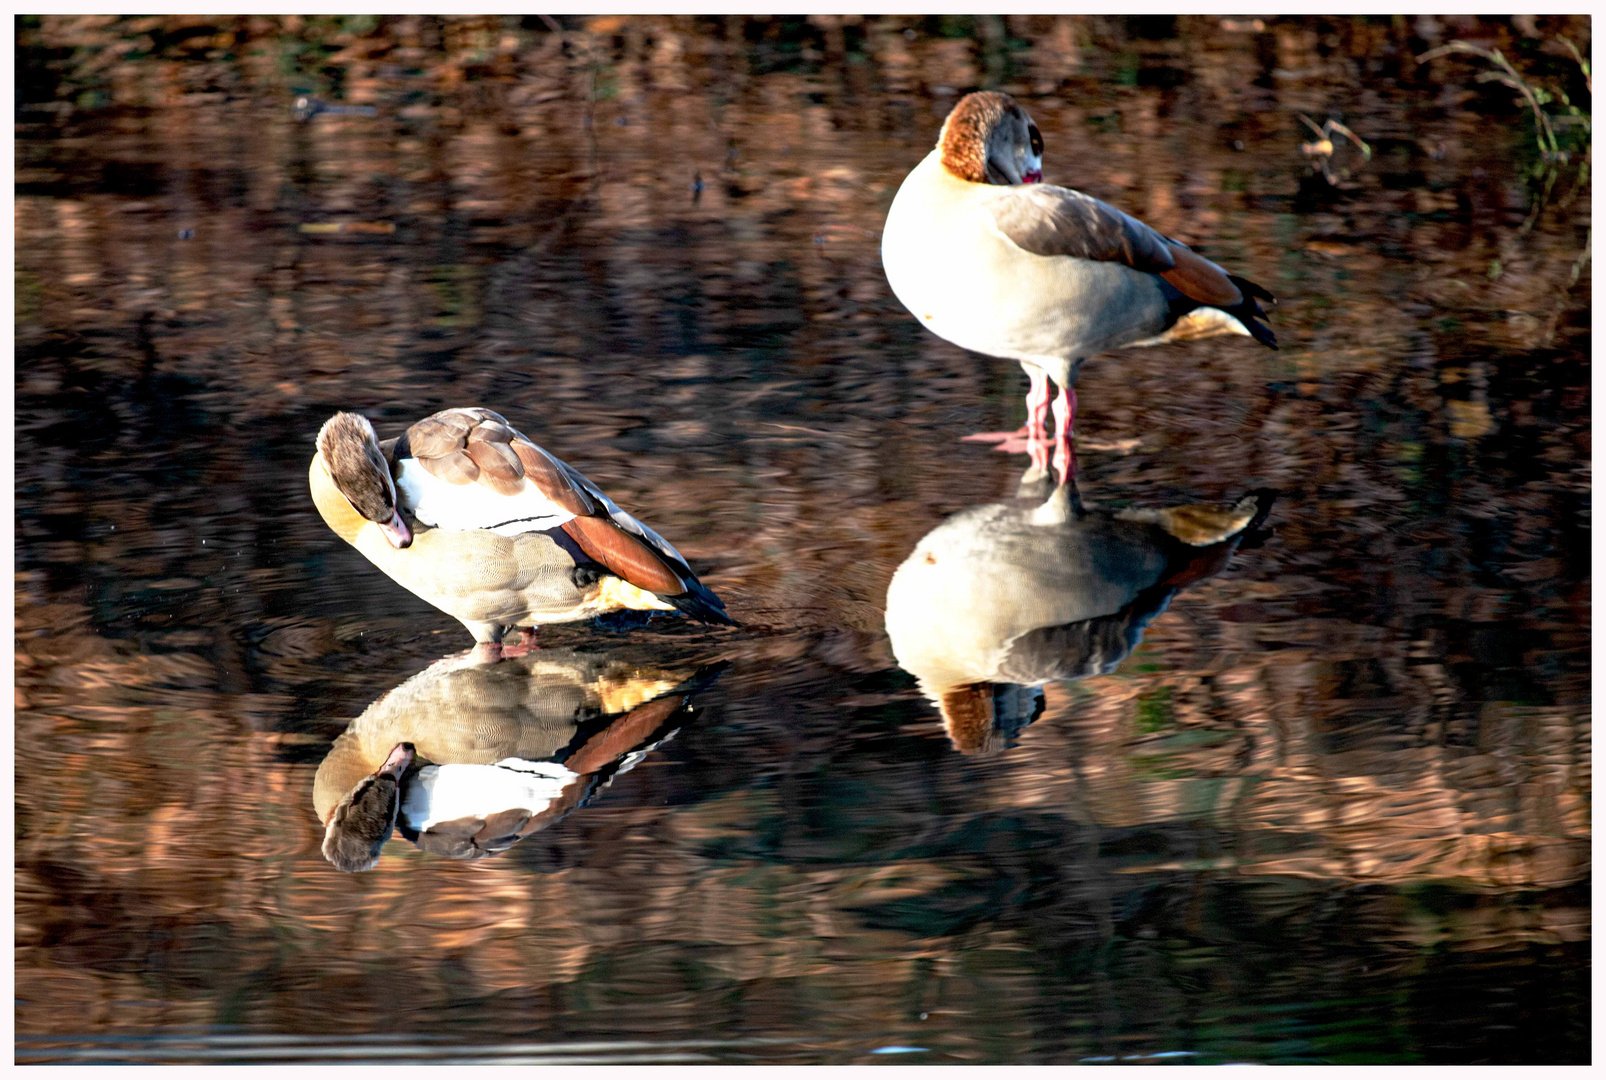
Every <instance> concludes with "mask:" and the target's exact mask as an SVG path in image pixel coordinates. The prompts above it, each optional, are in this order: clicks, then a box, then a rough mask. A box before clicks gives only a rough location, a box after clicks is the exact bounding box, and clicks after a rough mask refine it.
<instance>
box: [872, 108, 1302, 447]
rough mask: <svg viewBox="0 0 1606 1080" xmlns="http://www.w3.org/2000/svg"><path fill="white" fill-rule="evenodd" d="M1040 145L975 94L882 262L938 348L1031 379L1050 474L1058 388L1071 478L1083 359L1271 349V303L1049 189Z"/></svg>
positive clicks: (909, 196)
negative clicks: (1198, 343)
mask: <svg viewBox="0 0 1606 1080" xmlns="http://www.w3.org/2000/svg"><path fill="white" fill-rule="evenodd" d="M1042 155H1043V137H1042V135H1040V134H1039V133H1038V130H1037V125H1036V124H1034V123H1032V118H1031V117H1030V116H1028V115H1027V114H1026V110H1024V109H1022V108H1021V107H1020V106H1019V105H1018V104H1016V102H1015V101H1014V99H1013V98H1011V97H1010V96H1009V95H1008V94H1000V93H996V92H993V91H984V92H981V93H975V94H967V95H966V96H965V97H963V98H962V99H960V101H959V104H958V105H956V106H954V110H953V112H951V113H949V114H948V119H947V120H945V121H944V122H943V125H942V133H941V135H940V136H939V137H938V141H937V148H936V149H935V150H933V151H932V152H931V153H930V154H928V155H927V156H926V158H925V160H924V161H922V162H921V163H920V164H919V165H917V166H915V168H914V171H913V172H911V173H910V174H909V175H908V177H906V178H905V179H904V182H903V186H902V187H900V188H899V189H898V194H897V196H896V197H895V198H894V199H893V201H892V208H891V209H890V210H888V211H887V224H886V229H885V231H884V232H883V234H882V237H881V261H882V264H883V266H884V267H885V269H886V274H887V282H888V283H889V284H890V285H891V286H892V291H893V292H894V293H896V294H897V297H898V299H899V300H900V301H901V302H902V303H903V306H904V307H906V308H908V309H909V310H910V311H911V312H913V313H914V315H915V317H916V318H918V319H919V320H920V322H921V324H922V325H924V326H925V327H926V328H927V329H929V330H931V331H932V332H933V333H935V334H936V335H937V336H938V337H941V338H944V339H945V340H948V341H951V342H953V343H954V344H955V345H959V346H961V347H963V348H966V349H974V350H975V351H976V352H979V353H985V354H987V355H988V356H996V357H1001V358H1004V359H1008V360H1016V361H1019V362H1020V365H1021V367H1023V368H1024V369H1025V370H1026V374H1027V376H1028V377H1029V378H1030V379H1031V391H1030V393H1029V394H1028V395H1027V398H1026V407H1027V427H1026V428H1025V429H1023V430H1022V431H1020V432H1015V433H1012V434H1011V435H1009V436H977V437H978V438H984V439H991V438H1004V439H1006V440H1007V442H1008V443H1009V445H1008V446H1006V447H1005V448H1013V443H1014V441H1015V440H1017V439H1018V438H1019V437H1020V436H1023V435H1024V436H1026V437H1027V440H1028V441H1027V449H1029V450H1030V451H1031V454H1032V464H1033V465H1034V466H1035V467H1036V468H1038V469H1040V470H1042V471H1047V466H1048V445H1047V438H1048V434H1047V428H1046V420H1047V414H1048V402H1049V389H1048V380H1049V379H1053V380H1054V382H1056V383H1057V384H1059V388H1060V396H1059V398H1058V399H1057V400H1056V401H1055V403H1054V420H1055V426H1056V428H1057V429H1058V430H1057V431H1056V432H1055V440H1056V446H1055V452H1054V460H1055V464H1056V466H1057V467H1058V468H1059V470H1060V474H1061V477H1062V478H1063V477H1064V476H1066V475H1067V474H1068V472H1069V471H1071V470H1070V462H1071V460H1072V459H1071V445H1070V432H1071V423H1072V420H1073V418H1074V414H1075V411H1076V394H1075V391H1074V390H1072V389H1071V387H1072V386H1073V385H1074V384H1075V382H1076V374H1077V369H1078V368H1079V367H1080V366H1081V364H1082V361H1083V360H1085V359H1087V358H1088V357H1089V356H1092V355H1094V354H1095V353H1100V352H1104V351H1105V350H1107V349H1115V348H1119V347H1121V346H1125V345H1149V344H1157V343H1159V342H1163V341H1177V340H1183V339H1187V338H1196V337H1213V336H1215V335H1217V334H1243V335H1247V336H1252V337H1254V339H1255V340H1256V341H1259V342H1260V343H1261V344H1263V345H1266V346H1268V347H1270V348H1276V347H1277V339H1276V338H1275V337H1274V336H1273V335H1272V332H1271V331H1270V330H1269V329H1267V328H1266V326H1265V325H1264V324H1262V323H1260V322H1257V321H1256V320H1257V319H1258V318H1263V317H1264V316H1265V312H1264V311H1262V310H1261V309H1260V305H1259V304H1258V303H1256V300H1257V298H1258V299H1260V300H1270V299H1271V294H1270V293H1268V292H1267V291H1266V290H1265V289H1263V288H1261V287H1260V286H1259V285H1256V284H1255V283H1254V282H1252V281H1246V280H1245V279H1243V278H1240V277H1234V276H1232V275H1231V274H1228V273H1227V272H1226V271H1225V270H1223V269H1222V268H1221V267H1219V266H1217V265H1216V264H1215V263H1213V262H1211V261H1209V260H1208V259H1205V258H1204V257H1202V256H1200V255H1197V254H1195V253H1194V252H1193V251H1191V250H1189V249H1188V248H1187V247H1186V246H1184V245H1182V244H1179V243H1178V242H1177V241H1175V240H1172V239H1170V238H1168V237H1165V236H1162V235H1160V234H1159V233H1158V232H1156V231H1155V230H1153V229H1151V228H1149V226H1147V225H1145V224H1143V222H1141V221H1138V220H1137V219H1136V218H1133V217H1129V216H1128V215H1126V214H1123V213H1122V212H1121V211H1119V210H1117V209H1115V207H1113V206H1109V205H1106V204H1105V203H1102V202H1100V201H1098V200H1097V199H1094V198H1091V197H1090V196H1087V195H1083V194H1082V193H1081V192H1079V191H1073V190H1071V189H1069V188H1062V187H1055V186H1054V185H1051V184H1044V183H1042V182H1041V181H1042V179H1043V172H1042V169H1043V156H1042Z"/></svg>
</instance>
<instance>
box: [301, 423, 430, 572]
mask: <svg viewBox="0 0 1606 1080" xmlns="http://www.w3.org/2000/svg"><path fill="white" fill-rule="evenodd" d="M318 456H319V457H320V458H321V459H322V460H323V466H324V468H325V469H327V470H328V471H329V478H330V479H331V480H333V481H334V484H335V487H336V488H338V489H339V491H340V494H342V495H344V496H345V497H346V501H347V502H349V503H351V507H352V509H353V510H356V511H357V513H359V514H361V515H362V516H363V517H365V518H367V519H368V520H369V521H372V522H373V523H374V524H376V525H378V526H379V527H380V528H381V529H383V530H384V533H385V539H387V540H389V541H390V542H391V545H392V546H393V547H398V548H404V547H406V546H407V545H408V544H411V543H412V542H413V534H412V532H411V531H410V530H409V529H408V528H407V523H406V522H405V521H403V520H402V517H401V514H400V513H399V512H398V510H397V507H396V484H395V482H394V481H393V480H391V478H390V465H389V464H387V463H386V461H385V455H384V454H383V453H381V452H380V449H379V438H378V436H376V435H375V434H374V427H373V425H372V424H370V423H369V422H368V421H367V419H366V418H364V417H361V416H358V415H357V414H356V413H349V412H342V413H335V415H333V416H331V417H330V418H329V419H328V420H327V421H325V422H324V425H323V427H322V428H320V429H319V431H318Z"/></svg>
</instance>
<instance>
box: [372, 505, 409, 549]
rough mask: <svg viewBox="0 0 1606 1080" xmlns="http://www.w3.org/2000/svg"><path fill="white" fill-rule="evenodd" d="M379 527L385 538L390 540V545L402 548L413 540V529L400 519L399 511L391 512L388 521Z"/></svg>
mask: <svg viewBox="0 0 1606 1080" xmlns="http://www.w3.org/2000/svg"><path fill="white" fill-rule="evenodd" d="M379 527H380V528H381V529H383V530H384V531H385V539H386V540H389V541H390V546H391V547H396V548H404V547H406V546H407V545H408V544H411V543H412V542H413V531H412V530H411V529H409V528H408V527H407V522H405V521H403V520H402V519H401V514H400V512H398V513H394V514H392V515H391V516H390V521H389V522H387V523H384V524H381V525H380V526H379Z"/></svg>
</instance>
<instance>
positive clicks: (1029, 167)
mask: <svg viewBox="0 0 1606 1080" xmlns="http://www.w3.org/2000/svg"><path fill="white" fill-rule="evenodd" d="M937 148H938V149H939V150H941V151H942V163H943V165H944V166H945V167H946V168H947V169H948V171H949V172H951V173H953V174H954V175H955V176H957V177H959V178H960V179H961V180H969V181H970V182H971V183H973V184H1036V183H1041V182H1042V179H1043V136H1042V133H1040V132H1039V131H1038V130H1037V125H1036V124H1034V123H1033V122H1032V118H1031V117H1030V116H1028V115H1026V110H1025V109H1023V108H1021V107H1020V106H1019V105H1017V104H1016V103H1015V99H1014V98H1012V97H1010V96H1009V95H1008V94H1000V93H998V92H997V91H994V90H983V91H979V92H977V93H974V94H966V95H965V96H964V97H962V98H960V99H959V104H958V105H955V106H954V111H953V112H951V113H949V114H948V119H947V120H944V121H943V124H942V134H941V135H940V136H938V138H937Z"/></svg>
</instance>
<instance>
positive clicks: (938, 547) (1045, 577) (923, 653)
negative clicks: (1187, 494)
mask: <svg viewBox="0 0 1606 1080" xmlns="http://www.w3.org/2000/svg"><path fill="white" fill-rule="evenodd" d="M1273 497H1274V496H1273V493H1271V492H1268V491H1257V492H1254V493H1251V494H1250V495H1247V496H1245V497H1244V498H1243V499H1240V500H1239V501H1238V503H1237V504H1236V505H1235V506H1233V507H1231V508H1230V509H1218V508H1215V507H1208V506H1179V507H1173V508H1169V509H1165V510H1117V511H1113V512H1112V511H1105V510H1085V509H1083V508H1082V506H1081V503H1080V500H1079V499H1078V498H1077V494H1076V488H1075V485H1074V484H1071V485H1065V486H1061V487H1058V488H1056V489H1055V490H1054V493H1053V494H1052V495H1050V496H1049V498H1048V499H1047V501H1045V502H1044V503H1042V504H1041V505H1039V506H1035V507H1032V506H1023V505H1020V504H1010V503H990V504H987V505H985V506H976V507H972V508H971V509H969V510H964V511H961V512H960V513H958V514H955V515H954V516H953V517H951V518H949V519H948V520H947V521H945V522H943V523H942V524H941V525H939V526H937V527H936V528H935V529H933V530H932V531H931V532H929V533H927V534H926V535H925V536H924V537H923V538H922V539H921V541H920V543H919V544H917V545H916V546H915V549H914V551H913V552H912V553H910V555H909V557H908V558H907V559H905V560H904V561H903V565H901V566H899V567H898V571H897V573H895V574H894V575H893V577H892V584H891V585H889V586H888V588H887V634H888V636H889V637H890V638H891V639H892V651H893V653H894V654H895V655H896V656H897V658H898V663H899V664H900V665H902V666H903V667H904V669H905V670H907V671H909V672H910V673H911V674H913V675H915V676H916V677H917V678H918V679H919V680H920V684H921V687H922V688H923V689H924V690H925V692H926V693H927V694H929V695H930V696H931V697H933V698H934V699H935V700H936V701H937V703H938V707H939V708H940V710H941V712H942V716H943V721H944V723H945V724H946V726H947V728H948V733H949V736H950V737H951V738H952V739H953V741H954V744H955V746H957V747H958V748H959V749H961V750H963V751H965V752H967V753H968V752H973V751H976V750H990V749H994V748H996V747H997V746H998V745H1000V744H1001V742H1002V741H1003V740H1004V739H1007V738H1008V737H1009V736H1011V735H1013V734H1015V733H1016V732H1018V731H1019V729H1020V728H1022V727H1024V726H1025V725H1026V724H1028V723H1030V722H1031V720H1032V719H1034V718H1035V716H1036V713H1037V711H1040V709H1041V707H1042V695H1041V692H1040V691H1034V690H1031V689H1026V688H1031V687H1038V686H1041V685H1042V684H1043V683H1046V682H1050V681H1054V680H1058V679H1078V678H1082V677H1084V676H1088V675H1102V674H1108V673H1109V672H1111V671H1113V670H1115V667H1116V665H1118V664H1119V663H1120V662H1121V661H1122V660H1124V659H1125V658H1126V656H1127V654H1128V653H1130V652H1131V651H1132V650H1133V648H1135V647H1136V646H1137V644H1138V642H1139V641H1140V640H1142V637H1143V631H1144V630H1145V628H1147V626H1148V624H1149V622H1150V621H1151V620H1152V619H1153V618H1154V617H1155V616H1156V615H1158V614H1159V613H1160V612H1162V611H1164V610H1165V608H1166V605H1167V604H1168V603H1170V600H1171V597H1172V595H1173V594H1175V592H1176V591H1177V590H1178V589H1179V588H1181V587H1182V586H1184V585H1186V584H1188V583H1189V582H1192V581H1197V580H1199V579H1200V578H1204V577H1209V576H1210V575H1212V574H1214V573H1216V572H1217V571H1219V570H1220V569H1221V568H1222V567H1223V566H1225V565H1226V561H1227V559H1228V557H1229V556H1230V555H1231V554H1232V552H1233V551H1234V550H1236V548H1237V547H1238V544H1239V542H1240V541H1241V540H1242V539H1243V537H1244V535H1245V533H1246V532H1250V531H1252V530H1254V529H1255V528H1257V527H1258V526H1259V525H1260V523H1261V522H1263V521H1264V520H1265V517H1266V514H1267V512H1268V511H1269V510H1270V508H1271V503H1272V499H1273Z"/></svg>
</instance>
